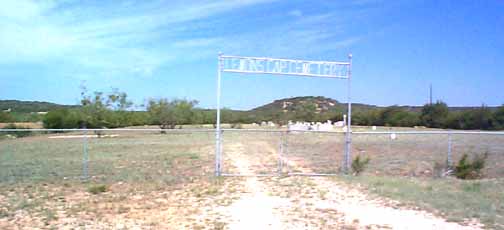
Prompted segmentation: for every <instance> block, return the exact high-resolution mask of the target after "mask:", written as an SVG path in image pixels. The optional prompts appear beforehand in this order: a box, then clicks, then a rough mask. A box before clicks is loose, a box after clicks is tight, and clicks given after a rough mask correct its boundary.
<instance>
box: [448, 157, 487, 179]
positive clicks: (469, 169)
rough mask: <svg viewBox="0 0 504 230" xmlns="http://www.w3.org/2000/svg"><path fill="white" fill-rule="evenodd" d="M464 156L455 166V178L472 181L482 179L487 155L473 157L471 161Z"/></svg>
mask: <svg viewBox="0 0 504 230" xmlns="http://www.w3.org/2000/svg"><path fill="white" fill-rule="evenodd" d="M468 158H469V156H468V155H467V154H464V155H463V156H462V158H461V159H460V160H459V162H458V163H457V165H456V166H455V176H456V177H457V178H459V179H463V180H474V179H481V178H483V172H482V170H483V168H484V167H485V161H486V159H487V158H488V153H484V154H476V155H474V157H473V159H472V161H469V159H468Z"/></svg>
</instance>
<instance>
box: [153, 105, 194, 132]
mask: <svg viewBox="0 0 504 230" xmlns="http://www.w3.org/2000/svg"><path fill="white" fill-rule="evenodd" d="M197 104H198V101H189V100H185V99H175V100H173V101H169V100H168V99H159V100H154V99H151V100H149V105H148V106H147V112H148V113H149V115H150V117H151V119H152V123H153V124H157V125H159V127H160V128H161V129H167V128H170V129H173V128H175V126H177V125H183V124H189V123H190V122H191V121H192V119H193V116H194V113H195V112H194V106H195V105H197Z"/></svg>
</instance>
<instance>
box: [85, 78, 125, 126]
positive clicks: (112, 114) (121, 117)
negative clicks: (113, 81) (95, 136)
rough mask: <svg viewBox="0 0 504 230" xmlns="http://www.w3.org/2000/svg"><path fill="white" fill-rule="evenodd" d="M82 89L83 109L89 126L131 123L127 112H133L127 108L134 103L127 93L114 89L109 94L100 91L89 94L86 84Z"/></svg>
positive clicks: (86, 124) (86, 123)
mask: <svg viewBox="0 0 504 230" xmlns="http://www.w3.org/2000/svg"><path fill="white" fill-rule="evenodd" d="M81 89H82V91H81V105H82V108H81V111H82V114H83V116H84V123H85V126H86V127H87V128H103V127H108V128H115V127H121V126H126V125H128V124H129V122H128V119H127V118H128V116H127V114H128V113H131V112H129V111H127V109H129V108H130V107H131V106H132V105H133V103H132V102H130V101H129V100H128V95H127V94H126V93H124V92H120V91H119V90H118V89H112V92H110V93H109V94H108V95H104V93H103V92H99V91H95V92H94V93H93V94H92V95H89V94H88V91H87V89H86V87H85V86H81Z"/></svg>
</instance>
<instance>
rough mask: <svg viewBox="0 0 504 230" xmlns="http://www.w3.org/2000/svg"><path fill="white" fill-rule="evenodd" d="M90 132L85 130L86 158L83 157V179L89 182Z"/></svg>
mask: <svg viewBox="0 0 504 230" xmlns="http://www.w3.org/2000/svg"><path fill="white" fill-rule="evenodd" d="M87 135H88V131H87V128H84V142H83V145H82V147H83V152H84V156H83V157H82V179H83V180H87V179H88V178H89V165H88V164H89V155H88V138H87Z"/></svg>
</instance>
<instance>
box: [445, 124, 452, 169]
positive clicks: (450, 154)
mask: <svg viewBox="0 0 504 230" xmlns="http://www.w3.org/2000/svg"><path fill="white" fill-rule="evenodd" d="M446 166H447V168H448V169H451V168H452V166H453V159H452V134H451V132H450V133H448V156H446Z"/></svg>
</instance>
